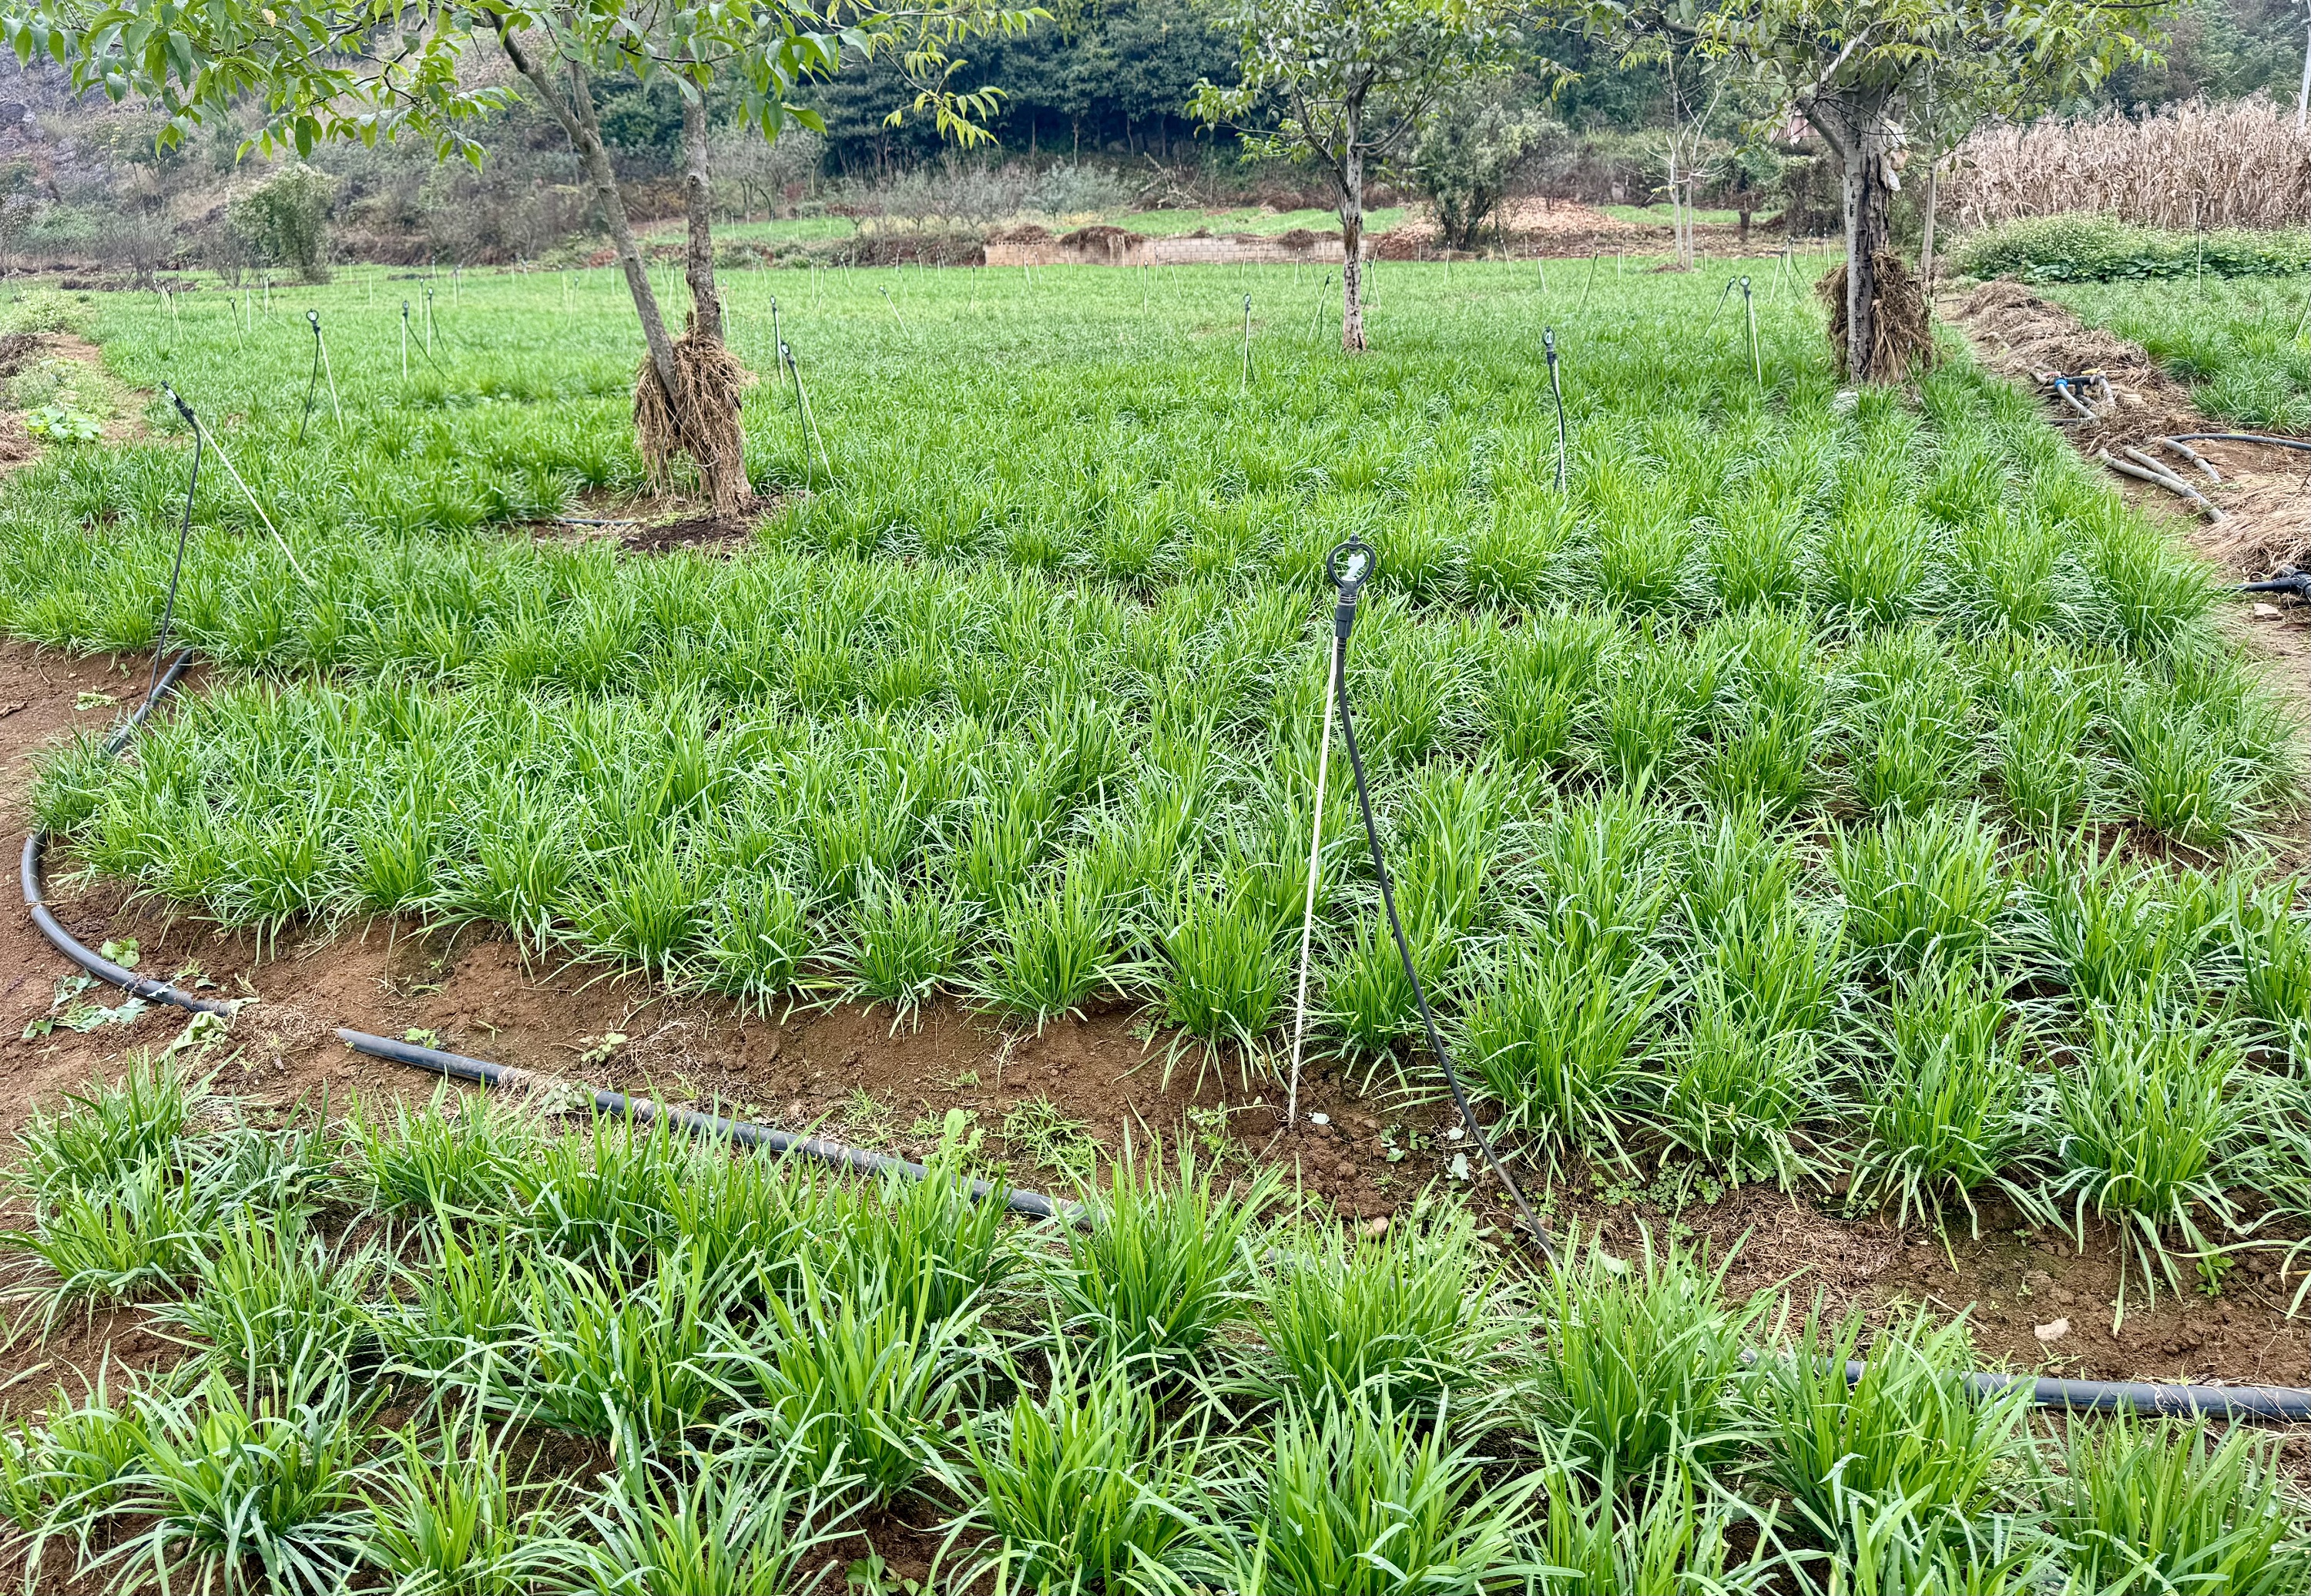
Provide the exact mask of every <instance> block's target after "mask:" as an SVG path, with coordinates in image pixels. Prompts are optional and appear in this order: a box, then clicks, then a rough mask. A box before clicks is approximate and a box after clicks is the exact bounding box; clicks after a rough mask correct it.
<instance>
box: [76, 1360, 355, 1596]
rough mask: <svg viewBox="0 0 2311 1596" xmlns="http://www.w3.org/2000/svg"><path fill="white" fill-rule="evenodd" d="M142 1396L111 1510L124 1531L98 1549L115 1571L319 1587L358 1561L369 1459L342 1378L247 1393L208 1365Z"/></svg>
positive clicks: (165, 1581) (243, 1585) (342, 1576)
mask: <svg viewBox="0 0 2311 1596" xmlns="http://www.w3.org/2000/svg"><path fill="white" fill-rule="evenodd" d="M140 1405H141V1407H142V1408H143V1413H144V1420H143V1424H142V1426H141V1427H140V1428H141V1436H142V1441H143V1446H142V1454H141V1455H140V1457H139V1458H138V1460H137V1461H136V1464H135V1470H134V1472H133V1473H132V1474H131V1475H130V1476H129V1477H128V1478H127V1481H126V1488H125V1489H124V1490H123V1492H122V1494H121V1496H120V1498H119V1500H118V1502H117V1503H116V1504H114V1505H113V1506H112V1507H111V1508H110V1509H109V1516H110V1517H111V1518H113V1519H114V1520H116V1521H119V1522H123V1524H124V1526H125V1527H126V1528H127V1531H128V1532H127V1533H126V1535H125V1536H124V1537H123V1538H122V1539H118V1540H117V1541H115V1542H114V1543H113V1544H112V1545H111V1546H110V1547H109V1548H107V1550H106V1551H105V1552H104V1554H103V1556H102V1557H101V1559H100V1561H101V1562H102V1563H103V1564H106V1565H112V1566H114V1567H117V1568H118V1570H119V1574H118V1577H119V1578H120V1579H121V1580H123V1581H124V1582H131V1581H133V1582H136V1583H144V1582H145V1581H148V1580H149V1581H150V1582H151V1583H153V1584H157V1585H159V1586H160V1587H161V1588H162V1589H164V1590H165V1589H169V1588H170V1587H171V1586H172V1585H177V1584H180V1583H184V1582H186V1581H188V1580H189V1581H190V1582H191V1583H192V1584H193V1585H194V1587H195V1588H205V1589H208V1590H215V1591H221V1592H244V1591H245V1592H259V1591H265V1592H275V1591H280V1592H311V1593H312V1596H324V1593H326V1592H334V1591H337V1590H340V1589H342V1588H343V1587H344V1583H345V1582H346V1581H347V1580H348V1579H349V1578H350V1577H351V1576H352V1575H353V1573H354V1572H355V1571H356V1570H357V1569H358V1568H359V1567H360V1566H361V1564H362V1555H363V1551H364V1548H365V1544H366V1540H367V1528H368V1522H369V1516H370V1515H369V1514H368V1513H366V1512H365V1511H364V1510H363V1508H362V1491H363V1490H364V1488H365V1487H367V1486H368V1485H369V1483H370V1480H371V1473H372V1468H371V1465H370V1464H368V1463H365V1462H363V1461H361V1459H362V1453H363V1452H364V1451H365V1448H364V1447H363V1445H362V1441H361V1435H360V1418H361V1414H360V1412H359V1410H358V1408H355V1407H354V1405H353V1399H352V1396H351V1393H350V1392H349V1391H347V1389H346V1388H345V1386H344V1384H343V1383H342V1382H340V1383H336V1384H334V1385H332V1384H327V1383H324V1384H322V1385H319V1386H318V1387H316V1388H314V1389H312V1390H311V1391H309V1392H308V1393H306V1394H305V1395H304V1396H303V1397H302V1398H301V1399H299V1400H265V1399H254V1400H250V1399H244V1398H243V1397H242V1395H241V1394H240V1392H239V1391H236V1390H235V1389H234V1388H233V1387H232V1385H231V1383H230V1382H227V1381H225V1380H224V1379H222V1377H219V1376H216V1375H212V1376H210V1377H209V1378H208V1379H207V1380H205V1381H204V1382H201V1383H200V1384H198V1385H196V1386H194V1387H193V1388H192V1389H191V1390H190V1391H187V1392H186V1393H184V1394H183V1395H181V1396H171V1395H169V1394H166V1393H164V1392H161V1391H153V1392H149V1393H147V1394H146V1395H145V1396H144V1397H143V1398H142V1399H141V1404H140Z"/></svg>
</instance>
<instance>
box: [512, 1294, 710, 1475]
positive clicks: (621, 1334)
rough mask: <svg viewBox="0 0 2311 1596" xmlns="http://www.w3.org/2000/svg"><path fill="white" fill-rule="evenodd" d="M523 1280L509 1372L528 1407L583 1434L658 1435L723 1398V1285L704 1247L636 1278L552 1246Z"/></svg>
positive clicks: (515, 1393) (517, 1396)
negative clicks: (713, 1359)
mask: <svg viewBox="0 0 2311 1596" xmlns="http://www.w3.org/2000/svg"><path fill="white" fill-rule="evenodd" d="M523 1283H524V1286H526V1288H527V1302H526V1303H525V1304H524V1308H523V1322H522V1340H521V1342H520V1344H519V1353H520V1356H519V1361H510V1362H509V1365H508V1366H507V1368H506V1374H505V1378H504V1380H503V1388H504V1390H505V1392H506V1398H507V1400H510V1402H512V1403H513V1404H516V1405H518V1407H519V1411H522V1412H524V1413H528V1414H530V1415H533V1416H535V1417H536V1418H537V1419H538V1420H539V1421H540V1422H542V1423H545V1424H550V1425H554V1426H557V1427H559V1428H562V1429H566V1430H571V1431H573V1432H575V1433H576V1434H578V1435H597V1436H605V1437H619V1436H627V1437H632V1438H633V1439H635V1440H637V1441H642V1442H651V1441H657V1440H659V1439H663V1438H666V1437H669V1436H672V1435H675V1434H676V1433H677V1432H679V1431H681V1430H683V1429H685V1428H686V1427H688V1426H691V1425H693V1424H696V1423H697V1422H698V1421H699V1420H700V1419H701V1418H702V1417H703V1416H704V1415H705V1413H706V1412H707V1410H708V1408H711V1407H712V1406H713V1405H714V1404H715V1403H716V1402H717V1400H719V1398H720V1395H721V1389H720V1387H719V1385H718V1384H717V1382H716V1380H715V1375H714V1370H713V1368H712V1366H711V1363H710V1354H711V1353H712V1352H714V1351H715V1350H716V1348H717V1347H718V1345H719V1339H720V1338H719V1334H718V1331H719V1324H720V1320H721V1315H720V1308H721V1301H720V1295H721V1294H720V1290H719V1286H718V1283H717V1282H715V1281H714V1280H712V1279H711V1278H710V1277H709V1276H708V1275H707V1272H706V1269H705V1268H704V1264H703V1261H702V1260H701V1259H699V1258H698V1257H697V1256H696V1255H695V1254H693V1253H688V1252H681V1251H676V1252H671V1253H668V1254H667V1255H666V1256H663V1257H661V1258H660V1259H659V1260H658V1264H657V1267H656V1268H655V1269H652V1270H651V1272H650V1277H649V1278H647V1279H646V1280H643V1281H641V1283H639V1284H637V1285H632V1286H629V1285H628V1284H627V1283H625V1282H624V1281H605V1280H604V1279H603V1278H601V1277H600V1276H599V1275H597V1274H596V1273H594V1272H593V1271H592V1270H591V1269H588V1268H586V1267H585V1266H584V1265H582V1264H580V1263H575V1262H572V1261H571V1260H568V1259H565V1258H559V1257H553V1256H547V1257H545V1258H541V1259H539V1260H537V1262H536V1267H535V1268H533V1269H529V1270H528V1271H527V1273H526V1275H525V1278H524V1282H523Z"/></svg>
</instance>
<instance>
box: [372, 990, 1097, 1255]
mask: <svg viewBox="0 0 2311 1596" xmlns="http://www.w3.org/2000/svg"><path fill="white" fill-rule="evenodd" d="M337 1040H338V1041H339V1042H344V1044H345V1045H346V1046H347V1047H349V1048H351V1049H353V1051H355V1052H357V1053H366V1054H368V1055H369V1056H370V1057H371V1058H372V1059H386V1060H391V1061H392V1062H394V1063H396V1064H407V1065H410V1066H412V1067H413V1068H418V1069H431V1070H432V1071H434V1072H435V1073H436V1074H439V1075H445V1076H448V1077H450V1078H451V1079H453V1080H465V1081H477V1082H479V1083H481V1084H482V1085H483V1086H510V1087H522V1088H528V1089H530V1090H533V1091H545V1092H552V1091H555V1090H561V1091H574V1092H577V1093H578V1094H580V1095H583V1096H586V1097H589V1098H590V1099H591V1101H592V1106H593V1108H594V1112H597V1113H600V1114H607V1115H609V1116H611V1117H613V1118H619V1119H632V1120H637V1121H641V1122H642V1123H644V1124H648V1123H650V1122H652V1121H665V1122H666V1123H667V1124H668V1125H671V1126H673V1127H674V1128H675V1129H677V1130H684V1131H687V1132H689V1133H690V1134H691V1135H693V1136H698V1137H703V1138H709V1139H713V1140H723V1141H733V1142H737V1143H740V1144H741V1145H743V1146H746V1147H767V1148H769V1149H770V1150H771V1151H772V1152H773V1153H777V1154H780V1155H781V1156H789V1157H792V1156H799V1157H804V1158H815V1159H816V1160H818V1161H819V1162H820V1163H822V1164H833V1165H834V1166H836V1167H837V1168H840V1169H847V1170H850V1171H852V1172H854V1173H858V1174H864V1175H882V1174H890V1173H897V1174H903V1175H904V1176H906V1177H907V1178H908V1179H909V1180H915V1181H920V1180H923V1179H926V1178H928V1176H929V1173H930V1172H929V1170H927V1169H925V1168H924V1167H923V1166H922V1165H921V1164H911V1163H909V1162H908V1161H907V1160H906V1159H904V1158H893V1157H889V1156H885V1155H884V1154H881V1153H870V1152H868V1151H867V1150H866V1149H865V1148H863V1147H850V1146H847V1145H845V1144H844V1143H842V1142H836V1141H824V1140H821V1139H820V1138H816V1137H810V1136H797V1135H795V1134H793V1133H792V1132H790V1131H786V1130H774V1129H772V1128H771V1127H769V1126H767V1125H757V1124H755V1123H754V1122H753V1121H749V1120H727V1119H724V1118H723V1117H722V1116H721V1115H719V1114H703V1113H700V1112H698V1111H697V1110H695V1109H688V1108H676V1107H673V1106H672V1105H670V1104H667V1103H658V1102H656V1101H654V1100H653V1099H650V1098H648V1097H629V1096H627V1095H625V1094H624V1093H623V1092H610V1091H604V1090H600V1089H597V1088H596V1087H592V1086H572V1085H571V1083H570V1082H568V1081H564V1080H562V1079H561V1078H559V1077H555V1076H551V1075H540V1074H538V1073H537V1072H536V1071H535V1070H530V1069H520V1068H515V1067H514V1066H512V1065H510V1064H493V1063H491V1062H489V1061H488V1060H485V1059H469V1058H467V1057H466V1056H465V1055H464V1054H463V1053H451V1052H444V1051H442V1050H440V1048H432V1047H420V1046H418V1045H417V1043H415V1042H396V1041H395V1040H394V1039H393V1038H392V1037H390V1036H372V1035H371V1034H370V1033H368V1032H366V1031H354V1030H350V1029H348V1028H346V1027H344V1026H342V1025H340V1026H339V1027H338V1028H337ZM971 1195H972V1197H973V1198H974V1199H977V1200H979V1201H981V1202H985V1201H986V1200H988V1199H990V1198H993V1197H998V1196H999V1197H1001V1198H1002V1199H1003V1206H1004V1207H1005V1208H1008V1209H1010V1210H1011V1211H1012V1212H1013V1213H1015V1214H1026V1215H1030V1216H1032V1217H1034V1218H1038V1219H1063V1220H1066V1221H1067V1222H1068V1223H1069V1224H1080V1223H1082V1222H1083V1219H1084V1217H1085V1209H1084V1208H1083V1205H1082V1204H1080V1203H1073V1202H1068V1201H1066V1200H1064V1199H1055V1198H1050V1197H1046V1196H1044V1195H1043V1194H1042V1192H1040V1191H1023V1190H1013V1189H1011V1188H1009V1187H998V1186H994V1185H990V1183H989V1182H985V1181H973V1182H971Z"/></svg>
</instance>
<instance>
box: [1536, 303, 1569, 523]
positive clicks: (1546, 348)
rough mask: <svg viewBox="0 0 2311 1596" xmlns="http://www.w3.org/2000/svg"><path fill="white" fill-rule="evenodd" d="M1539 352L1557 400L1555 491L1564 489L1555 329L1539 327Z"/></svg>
mask: <svg viewBox="0 0 2311 1596" xmlns="http://www.w3.org/2000/svg"><path fill="white" fill-rule="evenodd" d="M1540 348H1541V353H1543V354H1545V355H1547V356H1548V394H1549V397H1551V398H1553V399H1555V400H1556V401H1557V492H1558V493H1563V492H1564V491H1565V385H1564V384H1563V383H1562V382H1561V381H1559V380H1558V379H1557V329H1556V328H1555V327H1543V328H1541V329H1540Z"/></svg>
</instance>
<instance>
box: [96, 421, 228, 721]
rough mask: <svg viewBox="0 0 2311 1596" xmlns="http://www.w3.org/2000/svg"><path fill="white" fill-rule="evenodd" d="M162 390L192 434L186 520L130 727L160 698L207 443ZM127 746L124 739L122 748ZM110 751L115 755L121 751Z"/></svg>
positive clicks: (172, 675)
mask: <svg viewBox="0 0 2311 1596" xmlns="http://www.w3.org/2000/svg"><path fill="white" fill-rule="evenodd" d="M161 391H162V392H163V393H165V394H167V395H168V396H169V403H170V404H171V405H174V406H176V407H177V414H179V415H181V416H183V417H184V418H185V424H186V425H187V426H188V427H190V428H192V430H193V474H192V475H191V477H190V478H188V479H187V482H186V483H185V519H183V520H182V521H181V522H179V524H178V527H177V555H176V558H175V559H173V560H171V561H170V563H169V601H168V603H167V604H166V605H164V606H161V630H160V632H159V634H158V635H157V636H156V637H155V638H154V640H153V674H152V676H150V677H149V678H148V679H147V680H146V682H145V684H144V703H143V704H142V705H141V706H139V708H138V709H137V711H136V714H135V718H134V719H132V720H131V721H130V722H129V725H130V726H131V727H134V726H135V724H136V722H137V721H141V720H143V719H144V717H145V716H146V715H148V714H150V713H151V712H152V710H153V701H154V700H156V699H158V698H159V697H160V696H161V656H162V655H163V654H166V653H167V652H168V651H169V628H170V624H173V623H174V622H175V620H176V618H177V581H178V579H179V577H181V576H183V575H184V573H185V541H186V539H187V538H189V537H190V536H192V535H193V495H194V494H195V493H198V492H199V491H200V486H201V448H202V446H203V445H204V444H205V442H206V441H207V440H206V439H205V438H204V437H203V436H202V435H201V423H200V418H199V417H198V416H196V415H195V414H193V407H192V406H190V405H187V404H186V403H185V399H184V396H183V395H181V394H179V392H178V391H177V390H176V389H175V388H170V386H169V385H168V384H167V383H165V382H164V383H162V384H161ZM189 658H192V655H191V652H190V651H189V650H187V652H186V653H185V654H183V655H180V656H179V658H178V661H177V670H179V671H181V670H182V669H183V668H184V663H185V661H186V660H187V659H189ZM169 679H170V681H171V682H173V681H175V680H176V679H177V675H176V672H174V671H172V672H171V673H170V676H169ZM124 729H126V728H124ZM121 746H126V738H125V737H124V739H123V741H122V744H121ZM112 751H113V752H114V753H115V754H118V753H119V752H120V747H115V748H114V749H113V750H112Z"/></svg>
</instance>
